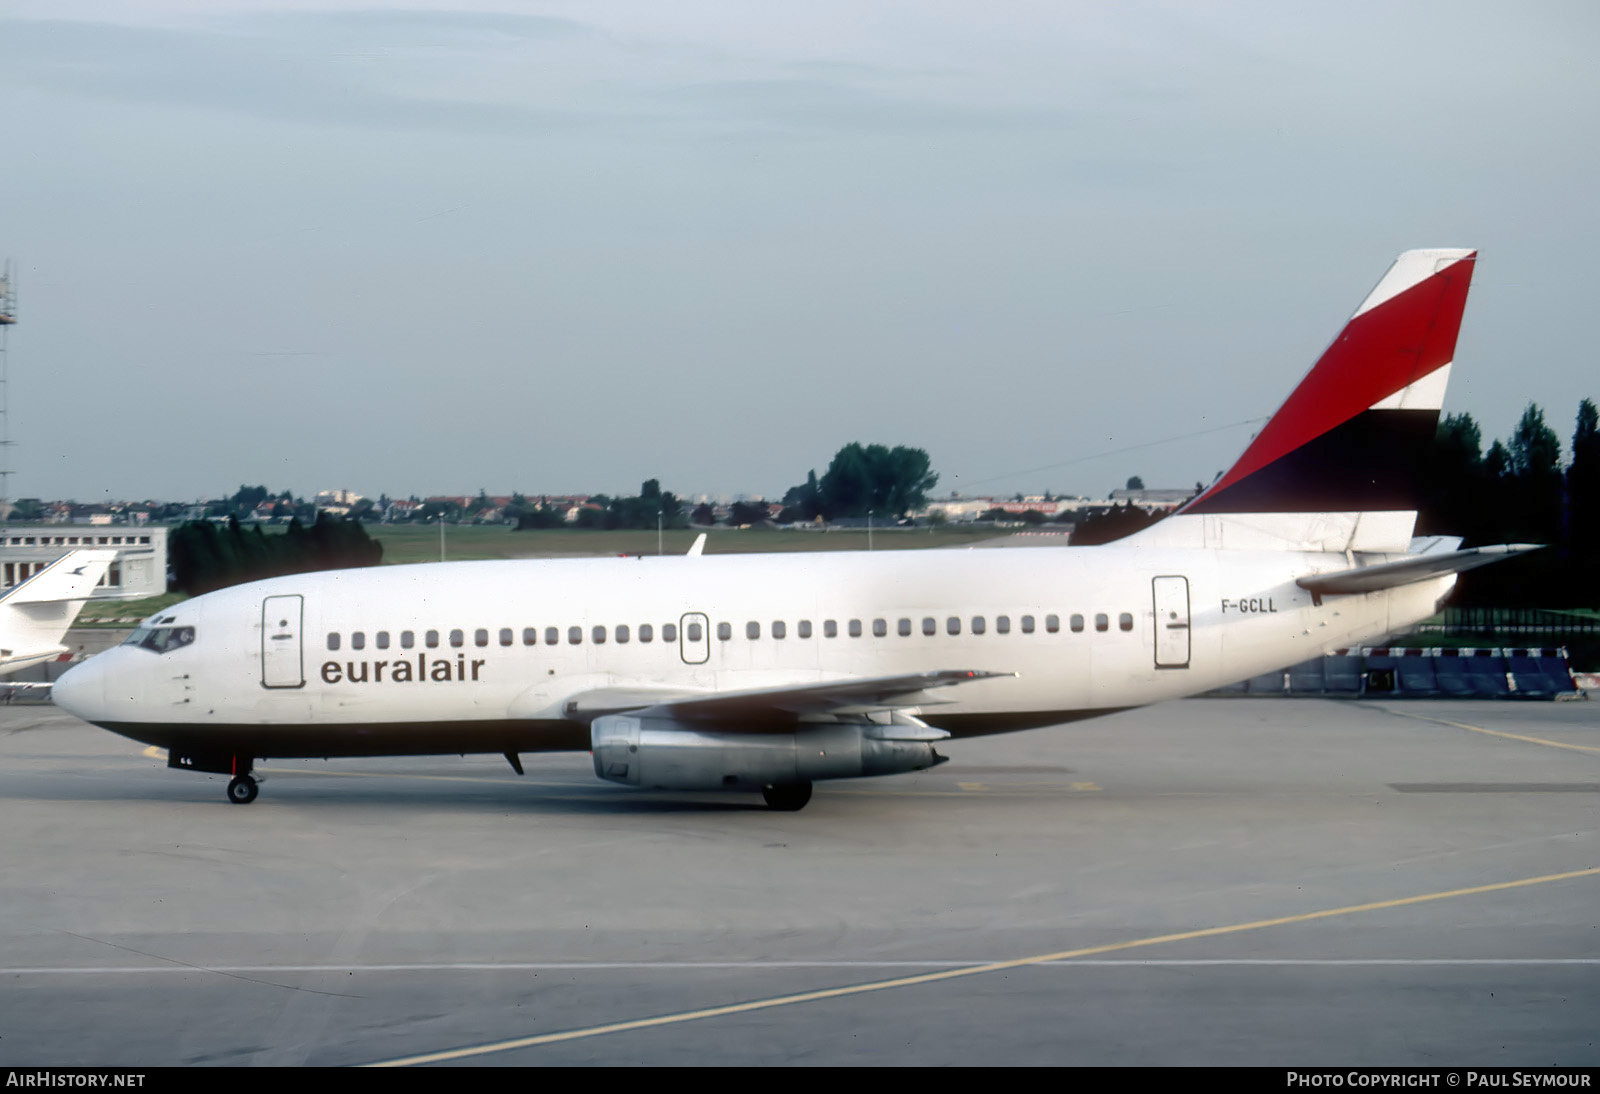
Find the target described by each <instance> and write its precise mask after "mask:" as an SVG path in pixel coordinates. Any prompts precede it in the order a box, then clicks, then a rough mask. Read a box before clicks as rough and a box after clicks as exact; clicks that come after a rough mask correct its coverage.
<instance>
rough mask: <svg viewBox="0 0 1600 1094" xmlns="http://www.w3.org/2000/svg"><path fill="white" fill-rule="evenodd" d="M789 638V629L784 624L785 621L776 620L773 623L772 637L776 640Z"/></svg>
mask: <svg viewBox="0 0 1600 1094" xmlns="http://www.w3.org/2000/svg"><path fill="white" fill-rule="evenodd" d="M788 636H789V628H788V627H787V626H786V625H785V624H784V622H783V620H781V619H774V620H773V621H772V637H774V638H787V637H788Z"/></svg>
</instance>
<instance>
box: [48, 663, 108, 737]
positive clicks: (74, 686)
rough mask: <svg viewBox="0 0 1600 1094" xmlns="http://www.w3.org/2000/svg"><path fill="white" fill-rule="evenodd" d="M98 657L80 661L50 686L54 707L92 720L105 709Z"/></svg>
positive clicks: (103, 675) (102, 676)
mask: <svg viewBox="0 0 1600 1094" xmlns="http://www.w3.org/2000/svg"><path fill="white" fill-rule="evenodd" d="M99 659H100V658H99V657H91V658H89V659H88V660H87V661H82V662H80V663H78V664H76V665H74V666H73V667H72V668H70V669H68V670H67V671H66V672H64V673H62V674H61V678H60V679H59V680H57V681H56V682H55V686H54V687H52V688H51V689H50V698H51V700H52V701H53V702H54V703H55V705H56V706H58V707H60V708H61V709H62V710H64V711H66V712H67V713H68V714H71V715H72V716H73V717H75V718H82V719H83V720H84V721H86V722H92V721H94V720H95V718H96V717H98V716H99V714H100V712H101V711H102V710H104V709H105V697H106V679H105V671H104V669H103V667H102V666H100V665H97V664H96V663H95V662H96V661H98V660H99Z"/></svg>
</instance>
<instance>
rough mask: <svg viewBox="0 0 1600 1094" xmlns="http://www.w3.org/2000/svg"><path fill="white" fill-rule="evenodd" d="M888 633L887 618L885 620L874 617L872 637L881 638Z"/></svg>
mask: <svg viewBox="0 0 1600 1094" xmlns="http://www.w3.org/2000/svg"><path fill="white" fill-rule="evenodd" d="M888 633H889V622H888V620H885V619H874V620H873V621H872V637H874V638H882V637H883V636H884V635H886V634H888Z"/></svg>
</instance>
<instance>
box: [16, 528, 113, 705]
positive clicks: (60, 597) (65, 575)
mask: <svg viewBox="0 0 1600 1094" xmlns="http://www.w3.org/2000/svg"><path fill="white" fill-rule="evenodd" d="M116 557H117V555H116V552H115V551H71V552H69V553H68V554H65V555H63V556H62V557H60V558H58V559H56V560H55V561H54V562H52V563H50V565H48V566H46V567H45V568H44V569H42V570H40V571H39V572H38V573H35V574H33V575H31V576H30V577H29V578H28V579H27V580H26V581H23V582H20V583H18V584H16V585H13V586H12V587H11V588H9V589H7V590H6V591H5V593H4V594H3V595H0V676H5V675H7V674H8V673H13V672H16V671H17V670H18V669H22V668H26V667H27V666H29V665H36V664H38V663H39V662H41V661H54V660H55V659H56V658H57V657H60V656H61V655H62V654H63V653H66V652H67V647H65V646H63V645H62V644H61V639H62V637H63V636H64V635H65V634H66V633H67V628H68V627H70V626H72V622H73V620H75V619H77V618H78V613H79V612H80V611H82V610H83V605H84V602H85V601H86V600H88V599H89V597H90V596H92V595H93V593H94V587H95V586H96V585H97V584H99V582H100V579H101V578H102V577H104V576H105V572H106V567H107V566H109V565H111V560H112V559H114V558H116Z"/></svg>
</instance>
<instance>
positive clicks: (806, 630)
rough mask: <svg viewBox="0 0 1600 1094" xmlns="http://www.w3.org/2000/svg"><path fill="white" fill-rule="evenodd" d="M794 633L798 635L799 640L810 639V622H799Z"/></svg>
mask: <svg viewBox="0 0 1600 1094" xmlns="http://www.w3.org/2000/svg"><path fill="white" fill-rule="evenodd" d="M796 633H798V634H799V635H800V637H801V638H810V637H811V620H809V619H802V620H800V622H799V623H798V624H797V630H796Z"/></svg>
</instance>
